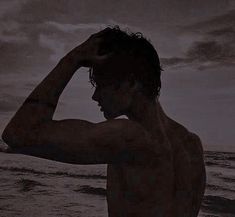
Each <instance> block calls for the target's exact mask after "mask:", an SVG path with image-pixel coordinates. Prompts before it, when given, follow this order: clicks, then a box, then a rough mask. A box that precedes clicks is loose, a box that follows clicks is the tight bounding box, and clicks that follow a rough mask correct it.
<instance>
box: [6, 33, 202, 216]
mask: <svg viewBox="0 0 235 217" xmlns="http://www.w3.org/2000/svg"><path fill="white" fill-rule="evenodd" d="M80 67H89V68H90V73H89V75H90V80H91V83H92V84H93V85H94V86H95V93H94V95H93V97H92V99H93V100H95V101H97V102H98V105H99V106H100V107H101V111H102V112H103V114H104V117H105V118H106V119H107V121H104V122H101V123H90V122H88V121H84V120H74V119H69V120H60V121H56V120H53V119H52V118H53V114H54V112H55V109H56V105H57V103H58V100H59V97H60V95H61V93H62V91H63V89H64V88H65V86H66V85H67V83H68V82H69V80H70V79H71V77H72V76H73V74H74V73H75V72H76V71H77V70H78V69H79V68H80ZM160 74H161V67H160V63H159V58H158V55H157V52H156V51H155V49H154V47H153V46H152V45H151V44H150V43H149V42H148V41H147V40H146V39H145V38H143V37H142V35H141V34H139V33H137V34H127V33H125V32H123V31H121V30H120V29H119V28H106V29H104V30H103V31H101V32H98V33H96V34H94V35H92V36H91V37H90V38H89V39H88V40H87V41H85V42H84V43H82V44H81V45H79V46H78V47H76V48H74V49H73V50H72V51H71V52H69V53H68V54H67V55H66V56H65V57H64V58H62V59H61V61H60V62H59V63H58V64H57V66H56V67H55V68H54V69H53V70H52V71H51V72H50V73H49V75H48V76H47V77H46V78H45V79H44V80H43V81H42V82H41V83H40V84H39V85H38V86H37V87H36V88H35V89H34V90H33V92H32V93H31V94H30V95H29V97H28V98H27V99H26V101H25V102H24V103H23V105H22V106H21V108H20V109H19V110H18V111H17V113H16V114H15V116H14V117H13V118H12V120H11V121H10V123H9V124H8V125H7V127H6V129H5V130H4V132H3V135H2V137H3V140H4V141H5V142H6V143H7V144H8V145H9V146H10V147H11V149H12V151H13V152H15V153H23V154H28V155H32V156H37V157H42V158H47V159H52V160H56V161H61V162H66V163H73V164H104V163H105V164H108V170H107V202H108V213H109V216H110V217H138V216H139V217H184V216H185V217H194V216H197V214H198V211H199V208H200V204H201V201H202V197H203V193H204V188H205V167H204V161H203V150H202V145H201V142H200V139H199V137H198V136H197V135H195V134H193V133H191V132H189V131H188V130H187V129H186V128H185V127H183V126H182V125H180V124H178V123H177V122H175V121H174V120H172V119H170V118H169V117H168V116H167V115H166V114H165V113H164V111H163V109H162V107H161V106H160V103H159V101H158V95H159V91H160V87H161V81H160ZM120 115H126V116H127V117H128V119H115V118H116V117H118V116H120Z"/></svg>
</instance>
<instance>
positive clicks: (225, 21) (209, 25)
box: [182, 10, 235, 33]
mask: <svg viewBox="0 0 235 217" xmlns="http://www.w3.org/2000/svg"><path fill="white" fill-rule="evenodd" d="M234 26H235V10H230V11H228V12H227V13H225V14H222V15H219V16H214V17H212V18H210V19H207V20H206V21H201V22H197V23H194V24H190V25H187V26H185V27H183V28H182V30H183V31H186V32H189V31H190V32H201V33H204V32H207V31H208V30H209V31H212V30H216V29H222V28H231V27H234Z"/></svg>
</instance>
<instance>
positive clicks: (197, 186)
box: [107, 120, 205, 217]
mask: <svg viewBox="0 0 235 217" xmlns="http://www.w3.org/2000/svg"><path fill="white" fill-rule="evenodd" d="M166 133H167V136H168V139H169V141H170V144H171V150H170V152H171V154H172V156H173V165H172V167H171V165H167V164H166V161H167V158H168V157H169V156H168V154H167V153H163V155H165V156H163V157H162V158H160V159H159V160H157V161H156V162H155V165H154V164H151V165H149V162H150V161H151V160H150V159H149V160H150V161H147V162H146V163H145V164H143V165H133V164H127V163H123V164H117V165H114V164H109V165H108V171H107V173H108V180H107V201H108V210H109V216H110V217H121V216H122V217H124V216H128V217H129V216H135V217H137V216H141V217H143V216H146V217H151V216H154V217H156V216H163V215H161V210H160V207H161V204H159V201H162V202H164V201H165V203H168V205H169V208H168V215H167V216H171V217H172V216H175V217H182V216H187V217H191V216H197V213H198V210H199V208H200V204H201V200H202V196H203V193H204V185H205V170H204V162H203V151H202V146H201V143H200V140H199V138H198V137H197V136H196V135H195V134H192V133H190V132H188V131H187V130H186V129H185V128H184V127H183V126H181V125H179V124H177V123H176V122H174V121H172V120H170V128H169V129H168V131H167V132H166ZM155 145H156V150H159V149H158V144H157V143H156V144H155ZM169 154H170V153H169ZM150 158H151V157H150ZM159 164H162V167H161V168H162V169H161V170H159ZM165 164H166V166H164V165H165ZM167 167H168V168H167ZM170 170H173V174H172V173H171V171H170ZM192 172H193V173H192ZM172 175H173V177H171V176H172ZM159 177H160V179H159ZM166 186H167V188H168V189H164V188H165V187H166ZM169 188H171V189H169ZM166 190H167V191H172V198H171V199H169V197H168V198H165V200H164V199H163V200H162V198H164V197H165V195H164V194H165V191H166ZM159 197H160V198H161V199H160V200H159ZM185 202H186V203H185ZM164 216H165V215H164Z"/></svg>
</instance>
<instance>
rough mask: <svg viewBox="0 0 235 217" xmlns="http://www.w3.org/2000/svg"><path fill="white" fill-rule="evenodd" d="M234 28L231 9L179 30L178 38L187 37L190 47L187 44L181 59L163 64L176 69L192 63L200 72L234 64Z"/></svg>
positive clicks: (233, 14)
mask: <svg viewBox="0 0 235 217" xmlns="http://www.w3.org/2000/svg"><path fill="white" fill-rule="evenodd" d="M234 25H235V10H231V11H230V12H228V13H225V14H223V15H220V16H216V17H213V18H210V19H207V20H205V21H203V22H199V23H195V24H192V25H190V26H187V27H182V32H181V33H180V36H181V37H182V39H184V38H186V39H187V37H190V38H191V42H190V43H191V44H188V46H187V47H186V50H185V51H184V55H183V56H181V57H177V56H176V57H170V58H163V64H165V65H166V66H178V67H182V66H185V65H188V64H193V65H197V67H198V68H200V69H204V68H206V67H215V66H216V67H217V66H218V65H233V64H235V30H234ZM192 39H194V41H193V40H192ZM182 41H183V40H182ZM193 65H192V67H194V66H193Z"/></svg>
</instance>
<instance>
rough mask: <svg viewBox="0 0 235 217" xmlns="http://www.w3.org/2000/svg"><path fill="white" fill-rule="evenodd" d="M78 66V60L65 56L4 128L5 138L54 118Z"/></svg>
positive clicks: (28, 130) (22, 132)
mask: <svg viewBox="0 0 235 217" xmlns="http://www.w3.org/2000/svg"><path fill="white" fill-rule="evenodd" d="M78 68H80V66H79V64H78V62H75V61H74V60H73V59H71V58H69V57H68V56H65V57H64V58H63V59H62V60H61V61H60V62H59V63H58V64H57V65H56V67H55V68H54V69H53V70H52V71H51V72H50V73H49V74H48V75H47V77H46V78H44V79H43V81H42V82H41V83H40V84H39V85H38V86H37V87H36V88H35V89H34V90H33V91H32V93H31V94H30V95H29V96H28V97H27V99H26V100H25V102H24V103H23V105H22V106H21V107H20V109H19V110H18V111H17V112H16V114H15V115H14V116H13V118H12V119H11V121H10V122H9V124H8V125H7V127H6V129H5V130H4V132H3V136H2V137H3V139H4V138H7V137H9V135H10V137H12V136H15V135H16V134H21V135H22V134H24V132H26V131H27V132H28V133H30V130H31V129H32V128H34V127H35V126H36V125H39V124H41V123H43V122H45V121H50V120H52V117H53V115H54V112H55V109H56V106H57V103H58V100H59V97H60V95H61V93H62V92H63V90H64V88H65V87H66V85H67V84H68V82H69V81H70V79H71V78H72V76H73V74H74V73H75V72H76V70H77V69H78Z"/></svg>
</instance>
